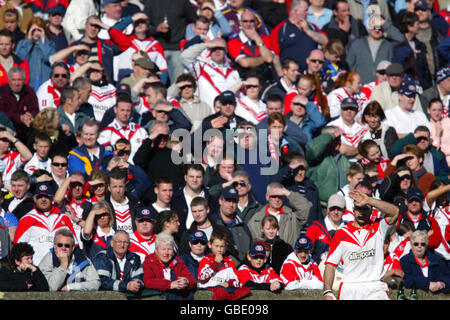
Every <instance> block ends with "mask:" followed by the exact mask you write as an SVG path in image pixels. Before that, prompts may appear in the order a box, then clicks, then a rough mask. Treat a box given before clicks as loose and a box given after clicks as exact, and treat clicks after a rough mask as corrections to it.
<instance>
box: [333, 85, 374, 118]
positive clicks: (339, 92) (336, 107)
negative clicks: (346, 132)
mask: <svg viewBox="0 0 450 320" xmlns="http://www.w3.org/2000/svg"><path fill="white" fill-rule="evenodd" d="M347 97H352V98H353V99H355V100H356V102H357V103H358V106H359V109H358V114H357V117H358V116H359V115H360V114H361V113H362V111H363V110H364V108H365V107H366V106H367V104H368V103H369V99H368V98H367V97H366V95H365V94H364V93H363V92H359V93H357V94H353V95H352V94H350V93H349V92H348V91H347V90H346V89H345V88H337V89H335V90H333V91H331V92H330V93H329V94H328V96H327V99H328V106H329V108H330V117H331V118H335V117H339V116H340V115H341V103H342V100H344V99H345V98H347Z"/></svg>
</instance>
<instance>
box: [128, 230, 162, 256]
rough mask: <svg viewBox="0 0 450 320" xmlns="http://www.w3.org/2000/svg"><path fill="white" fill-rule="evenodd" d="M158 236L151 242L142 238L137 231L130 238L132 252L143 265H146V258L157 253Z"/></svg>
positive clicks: (153, 237) (152, 238)
mask: <svg viewBox="0 0 450 320" xmlns="http://www.w3.org/2000/svg"><path fill="white" fill-rule="evenodd" d="M155 240H156V235H153V236H152V237H151V238H150V240H146V239H144V238H142V236H141V235H140V234H139V233H138V232H137V231H135V232H134V233H133V234H132V235H131V236H130V248H129V249H128V250H130V251H131V252H134V253H136V254H137V255H138V256H139V257H140V258H141V263H144V260H145V257H146V256H148V255H149V254H152V253H153V252H155Z"/></svg>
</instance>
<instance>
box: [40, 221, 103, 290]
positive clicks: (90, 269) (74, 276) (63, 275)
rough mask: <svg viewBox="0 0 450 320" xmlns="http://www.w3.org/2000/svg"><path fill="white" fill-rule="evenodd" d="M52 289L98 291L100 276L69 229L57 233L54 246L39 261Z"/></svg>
mask: <svg viewBox="0 0 450 320" xmlns="http://www.w3.org/2000/svg"><path fill="white" fill-rule="evenodd" d="M39 269H41V271H42V273H43V274H44V276H45V278H46V279H47V282H48V286H49V288H50V291H97V290H98V289H99V288H100V278H99V276H98V273H97V270H95V267H94V265H93V264H92V262H91V260H89V258H87V257H86V256H85V254H84V253H83V251H82V250H81V249H80V248H78V246H76V245H75V238H74V236H73V234H72V233H71V232H70V231H69V230H65V229H61V230H58V231H57V232H56V233H55V238H54V243H53V248H52V249H51V250H50V252H49V253H47V254H46V255H45V256H44V258H43V259H42V261H41V262H40V263H39Z"/></svg>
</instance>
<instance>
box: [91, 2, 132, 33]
mask: <svg viewBox="0 0 450 320" xmlns="http://www.w3.org/2000/svg"><path fill="white" fill-rule="evenodd" d="M102 4H103V8H102V9H103V10H102V11H103V14H102V15H101V17H100V21H101V23H102V24H104V25H106V26H109V27H112V26H113V25H115V24H116V23H118V22H119V21H120V18H121V16H122V4H121V0H103V1H102ZM129 31H130V28H128V30H126V31H125V30H124V33H125V32H126V33H129ZM98 37H99V39H102V40H109V39H110V36H109V33H108V30H105V29H103V30H100V32H99V34H98Z"/></svg>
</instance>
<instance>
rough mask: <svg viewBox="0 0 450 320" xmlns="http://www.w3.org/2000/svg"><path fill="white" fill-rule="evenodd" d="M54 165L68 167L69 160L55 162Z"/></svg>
mask: <svg viewBox="0 0 450 320" xmlns="http://www.w3.org/2000/svg"><path fill="white" fill-rule="evenodd" d="M52 166H55V167H67V162H53V163H52Z"/></svg>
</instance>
